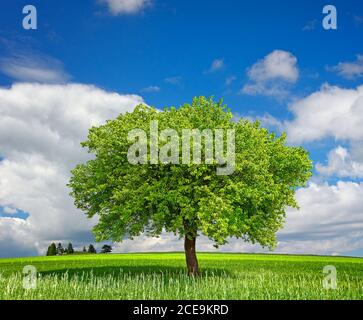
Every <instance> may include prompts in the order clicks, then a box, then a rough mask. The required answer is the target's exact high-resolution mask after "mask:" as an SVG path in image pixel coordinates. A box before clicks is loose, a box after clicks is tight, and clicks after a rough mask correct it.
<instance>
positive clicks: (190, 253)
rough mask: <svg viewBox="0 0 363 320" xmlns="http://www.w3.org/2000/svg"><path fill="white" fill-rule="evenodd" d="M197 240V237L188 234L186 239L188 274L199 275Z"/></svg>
mask: <svg viewBox="0 0 363 320" xmlns="http://www.w3.org/2000/svg"><path fill="white" fill-rule="evenodd" d="M195 242H196V237H192V238H190V237H189V238H188V236H187V235H186V236H185V240H184V250H185V258H186V262H187V268H188V274H189V275H190V276H197V275H199V267H198V260H197V255H196V252H195Z"/></svg>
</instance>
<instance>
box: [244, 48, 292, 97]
mask: <svg viewBox="0 0 363 320" xmlns="http://www.w3.org/2000/svg"><path fill="white" fill-rule="evenodd" d="M247 76H248V78H249V83H247V84H246V85H245V86H244V87H243V88H242V90H241V93H244V94H249V95H256V94H262V95H266V96H275V97H284V96H286V95H287V94H288V92H289V91H288V88H289V85H291V84H293V83H295V82H296V81H297V79H298V78H299V69H298V67H297V58H296V57H295V56H294V55H293V54H292V53H290V52H287V51H283V50H275V51H273V52H271V53H270V54H268V55H267V56H265V57H264V58H263V59H261V60H259V61H257V62H256V63H255V64H253V65H252V66H251V67H250V68H249V69H248V70H247Z"/></svg>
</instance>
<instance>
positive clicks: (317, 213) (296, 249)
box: [115, 181, 363, 255]
mask: <svg viewBox="0 0 363 320" xmlns="http://www.w3.org/2000/svg"><path fill="white" fill-rule="evenodd" d="M362 192H363V184H362V183H353V182H343V181H339V182H338V183H337V184H336V185H328V184H311V185H310V186H309V187H308V188H305V189H299V190H298V191H297V193H296V199H297V201H298V203H299V204H300V207H301V209H300V210H296V209H288V210H287V218H286V224H285V227H284V228H283V229H282V230H281V231H279V233H278V235H277V236H278V245H277V248H276V250H275V251H274V252H275V253H289V254H291V253H300V254H331V255H332V254H346V253H349V252H351V251H353V250H355V249H360V248H363V231H362V230H363V197H362ZM181 248H183V240H181V239H178V237H175V236H174V235H173V234H167V233H164V234H163V235H162V236H161V237H159V238H147V237H145V236H140V237H137V238H135V239H134V240H126V241H124V242H122V243H119V244H116V247H115V252H146V251H180V250H181ZM197 249H198V250H199V251H213V252H217V251H220V252H269V251H268V250H267V249H263V248H261V247H260V246H259V245H258V244H255V245H253V244H249V243H245V242H243V241H242V240H238V239H230V240H229V243H228V244H227V245H224V246H221V247H220V248H219V249H215V248H214V247H213V242H211V241H210V240H209V239H208V238H206V237H204V236H201V237H199V238H198V240H197Z"/></svg>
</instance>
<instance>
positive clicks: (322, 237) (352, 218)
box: [279, 181, 363, 254]
mask: <svg viewBox="0 0 363 320" xmlns="http://www.w3.org/2000/svg"><path fill="white" fill-rule="evenodd" d="M362 193H363V184H362V183H353V182H343V181H339V182H338V183H337V184H336V185H328V184H311V185H310V186H309V187H308V188H306V189H299V190H298V191H297V194H296V198H297V201H298V203H299V204H300V207H301V209H300V211H296V210H289V212H288V216H287V223H286V226H285V228H284V229H283V230H282V231H281V232H280V233H279V240H280V246H279V247H280V252H288V250H289V251H290V252H300V253H325V254H327V253H328V254H333V253H336V252H338V253H344V252H349V251H353V250H355V249H359V248H363V197H362Z"/></svg>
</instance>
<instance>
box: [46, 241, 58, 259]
mask: <svg viewBox="0 0 363 320" xmlns="http://www.w3.org/2000/svg"><path fill="white" fill-rule="evenodd" d="M56 254H57V247H56V246H55V243H52V244H51V245H50V246H49V247H48V250H47V256H55V255H56Z"/></svg>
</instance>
